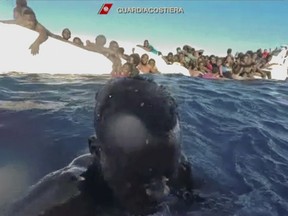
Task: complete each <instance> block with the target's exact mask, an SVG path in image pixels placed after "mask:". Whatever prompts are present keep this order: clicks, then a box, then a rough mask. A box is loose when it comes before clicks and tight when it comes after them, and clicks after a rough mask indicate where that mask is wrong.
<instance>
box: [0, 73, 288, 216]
mask: <svg viewBox="0 0 288 216" xmlns="http://www.w3.org/2000/svg"><path fill="white" fill-rule="evenodd" d="M153 79H155V81H156V82H158V83H160V84H162V85H164V86H166V87H167V88H168V89H169V90H170V92H171V93H172V94H173V96H174V97H175V98H176V100H177V102H178V105H179V111H180V117H181V127H182V131H183V149H184V152H185V153H186V155H187V156H188V158H189V160H190V162H191V164H192V169H193V174H194V180H195V187H196V192H197V193H199V195H200V196H202V197H204V198H205V201H204V202H203V203H201V204H197V205H195V206H191V207H189V208H188V207H187V209H185V211H186V215H211V216H212V215H213V216H215V215H219V216H224V215H227V216H228V215H239V216H240V215H243V216H244V215H245V216H248V215H251V216H252V215H253V216H256V215H261V216H264V215H281V216H282V215H283V216H284V215H288V184H287V181H288V88H287V85H288V83H287V82H273V81H263V80H258V81H242V82H240V81H219V80H204V79H195V78H190V77H185V76H180V75H173V76H161V75H157V76H153ZM107 80H108V78H107V77H88V76H69V77H67V76H49V75H21V74H10V75H1V76H0V208H4V206H9V203H10V202H11V200H13V199H15V197H19V196H21V194H23V193H24V192H25V190H27V188H28V187H29V186H30V185H32V184H34V183H36V182H37V181H38V180H39V179H40V178H41V177H43V176H44V175H46V174H48V173H50V172H52V171H54V170H57V169H59V168H62V167H63V166H66V165H67V164H68V163H69V162H71V161H72V160H73V158H75V157H76V156H78V155H81V154H83V153H87V152H88V144H87V138H88V137H89V136H90V135H91V134H93V133H94V129H93V109H94V105H95V100H94V98H95V93H96V91H97V90H98V89H99V88H101V87H102V86H103V85H104V84H105V82H106V81H107ZM168 212H169V211H168ZM167 214H168V213H167ZM171 214H172V213H171Z"/></svg>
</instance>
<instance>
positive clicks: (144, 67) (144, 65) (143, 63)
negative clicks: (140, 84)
mask: <svg viewBox="0 0 288 216" xmlns="http://www.w3.org/2000/svg"><path fill="white" fill-rule="evenodd" d="M148 60H149V56H148V55H147V54H143V55H142V56H141V59H140V64H139V65H138V66H137V68H138V70H139V71H140V72H142V73H144V74H146V73H150V71H151V66H150V65H149V64H148Z"/></svg>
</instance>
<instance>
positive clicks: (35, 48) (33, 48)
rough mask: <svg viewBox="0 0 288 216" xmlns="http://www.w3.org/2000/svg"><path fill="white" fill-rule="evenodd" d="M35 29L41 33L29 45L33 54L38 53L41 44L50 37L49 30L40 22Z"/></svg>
mask: <svg viewBox="0 0 288 216" xmlns="http://www.w3.org/2000/svg"><path fill="white" fill-rule="evenodd" d="M35 31H37V32H38V33H39V36H38V38H37V39H36V40H35V41H34V42H33V43H32V44H31V46H30V47H29V49H31V54H32V55H36V54H38V53H39V47H40V45H41V44H42V43H43V42H45V41H46V40H47V39H48V31H47V30H46V29H45V28H44V26H42V25H41V24H40V23H37V24H36V27H35Z"/></svg>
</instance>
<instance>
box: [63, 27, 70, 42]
mask: <svg viewBox="0 0 288 216" xmlns="http://www.w3.org/2000/svg"><path fill="white" fill-rule="evenodd" d="M62 37H63V39H64V40H67V41H68V40H69V39H70V38H71V31H70V30H69V29H68V28H65V29H63V31H62Z"/></svg>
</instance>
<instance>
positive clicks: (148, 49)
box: [137, 40, 161, 55]
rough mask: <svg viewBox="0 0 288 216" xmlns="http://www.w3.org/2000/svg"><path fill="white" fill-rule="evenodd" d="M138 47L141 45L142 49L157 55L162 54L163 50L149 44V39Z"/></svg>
mask: <svg viewBox="0 0 288 216" xmlns="http://www.w3.org/2000/svg"><path fill="white" fill-rule="evenodd" d="M137 46H138V47H141V48H142V49H144V50H146V51H148V52H152V53H154V54H156V55H161V52H159V51H157V50H156V49H155V48H154V47H153V46H152V45H150V44H149V41H148V40H145V41H144V44H143V46H142V45H137Z"/></svg>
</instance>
